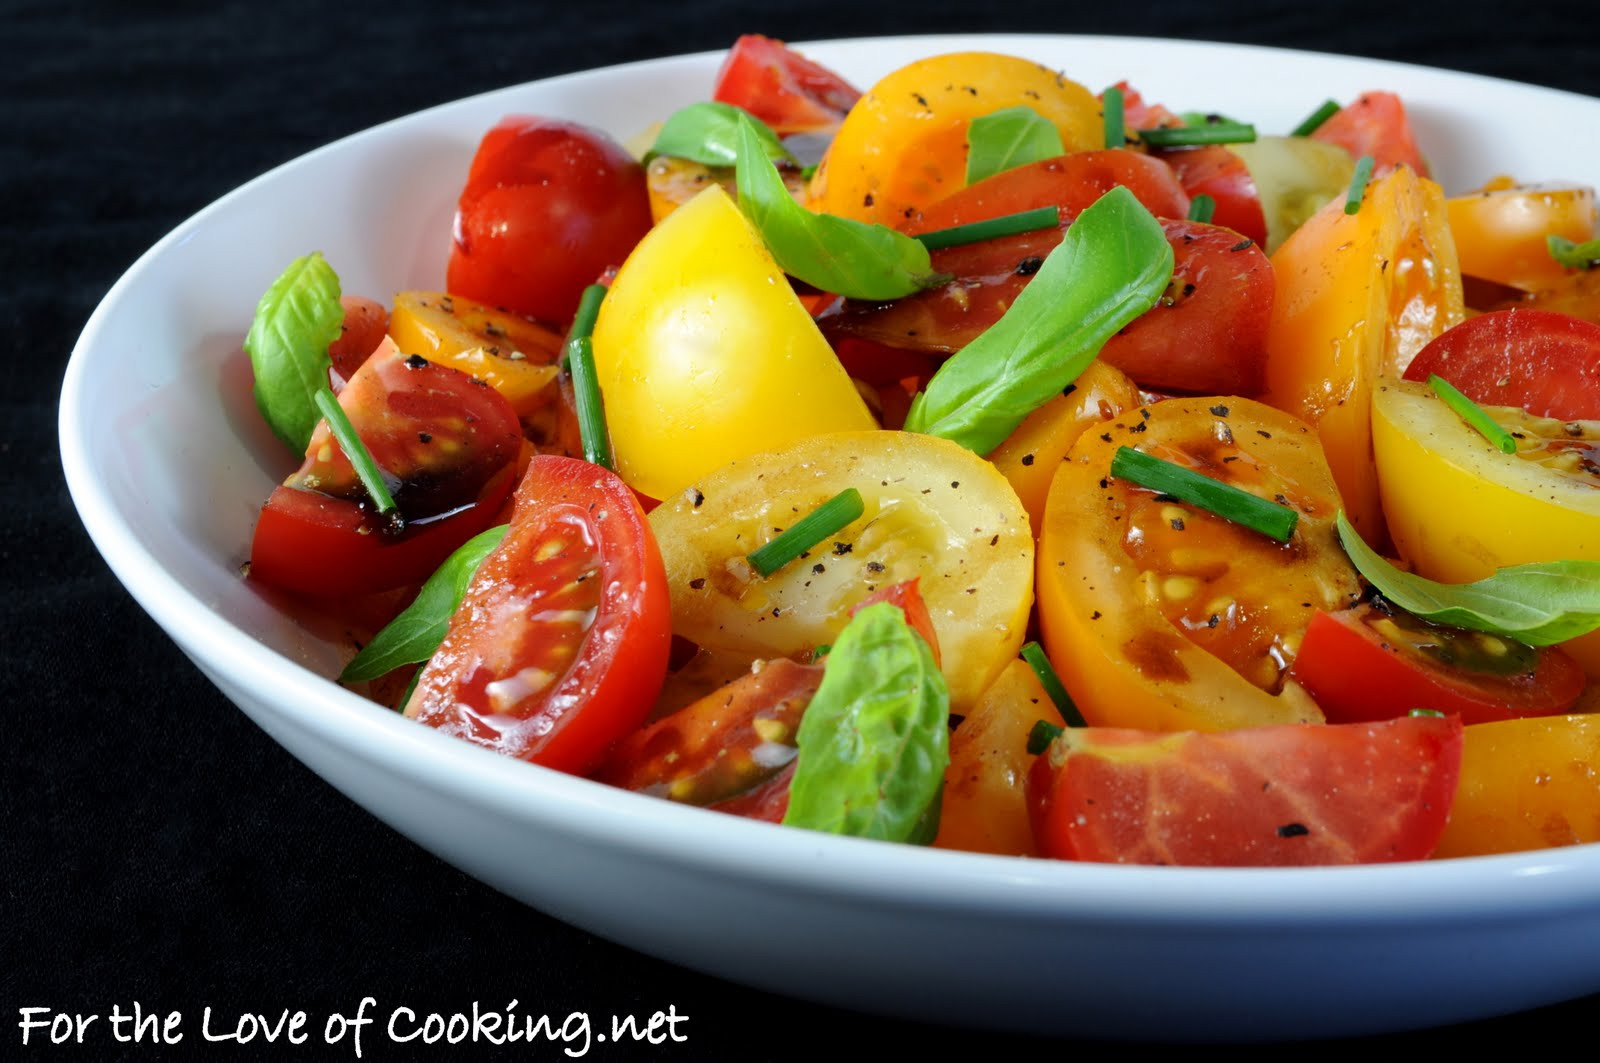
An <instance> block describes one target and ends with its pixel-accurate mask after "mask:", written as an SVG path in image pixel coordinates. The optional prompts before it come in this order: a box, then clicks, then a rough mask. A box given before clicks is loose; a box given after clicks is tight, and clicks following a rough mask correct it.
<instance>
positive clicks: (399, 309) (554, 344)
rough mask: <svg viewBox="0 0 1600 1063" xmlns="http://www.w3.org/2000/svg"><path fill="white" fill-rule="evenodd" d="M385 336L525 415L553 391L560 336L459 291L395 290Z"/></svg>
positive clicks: (553, 394) (541, 405)
mask: <svg viewBox="0 0 1600 1063" xmlns="http://www.w3.org/2000/svg"><path fill="white" fill-rule="evenodd" d="M389 335H390V336H391V337H393V339H394V342H395V344H396V346H398V347H399V348H400V350H402V351H403V352H405V353H406V354H420V355H422V356H423V357H424V358H426V359H428V360H429V361H430V362H439V363H441V364H443V365H448V366H450V367H451V368H452V369H459V370H461V371H462V372H463V373H466V374H467V375H468V376H473V377H476V378H477V379H479V380H482V381H483V382H484V383H486V384H488V385H489V386H490V387H492V388H494V389H495V390H496V391H498V392H499V393H500V394H502V395H504V396H505V397H506V401H507V402H509V403H511V408H512V409H513V410H516V411H517V415H518V416H521V417H526V416H528V415H529V414H531V413H533V412H534V411H535V410H538V409H540V408H541V407H543V406H546V405H548V404H549V403H550V402H551V401H553V398H554V396H555V391H556V385H555V381H556V377H557V376H558V375H560V370H559V369H558V368H557V366H556V363H557V361H558V360H559V359H560V357H561V343H562V340H561V337H560V336H558V335H557V334H556V333H554V332H551V331H550V330H549V329H547V328H545V327H544V326H543V325H539V324H535V323H534V322H532V321H529V320H528V319H527V318H523V317H518V316H517V315H516V314H512V313H508V312H506V311H504V310H497V309H495V308H494V307H492V306H487V305H485V304H483V303H479V302H475V301H474V300H471V299H467V298H464V297H462V296H459V295H446V294H445V293H443V292H419V291H407V292H400V293H399V294H398V295H396V296H395V297H394V311H393V312H392V313H391V314H390V315H389Z"/></svg>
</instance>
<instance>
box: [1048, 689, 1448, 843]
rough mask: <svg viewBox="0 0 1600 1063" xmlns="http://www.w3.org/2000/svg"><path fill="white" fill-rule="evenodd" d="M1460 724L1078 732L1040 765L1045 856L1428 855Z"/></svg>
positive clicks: (1441, 819)
mask: <svg viewBox="0 0 1600 1063" xmlns="http://www.w3.org/2000/svg"><path fill="white" fill-rule="evenodd" d="M1461 729H1462V728H1461V721H1460V720H1459V719H1456V718H1454V717H1448V718H1446V717H1432V716H1430V717H1402V718H1400V719H1397V720H1388V721H1385V722H1383V723H1364V724H1340V725H1322V724H1289V725H1286V726H1281V727H1257V728H1249V729H1246V730H1241V731H1224V732H1218V733H1202V732H1197V731H1177V732H1172V733H1165V734H1163V733H1158V732H1146V731H1125V730H1116V729H1110V728H1097V727H1084V728H1069V729H1067V730H1066V731H1065V732H1063V733H1062V735H1061V737H1059V738H1057V739H1056V741H1055V742H1054V743H1053V744H1052V745H1051V747H1050V749H1049V750H1048V751H1047V752H1045V753H1043V754H1041V755H1040V756H1039V757H1038V759H1037V760H1035V761H1034V765H1033V768H1032V769H1031V770H1030V772H1029V776H1028V803H1029V813H1030V816H1031V818H1032V820H1033V827H1034V835H1035V838H1036V839H1037V841H1038V843H1039V849H1040V851H1041V852H1042V853H1043V854H1044V855H1046V856H1052V857H1056V858H1058V859H1064V860H1093V861H1098V862H1102V863H1130V864H1180V865H1191V866H1227V867H1245V866H1303V865H1314V864H1353V863H1378V862H1387V861H1394V860H1421V859H1424V858H1426V857H1427V856H1428V855H1430V854H1431V853H1432V852H1433V849H1434V846H1436V845H1437V844H1438V841H1439V836H1440V835H1441V834H1442V833H1443V831H1444V827H1445V822H1446V820H1447V819H1448V818H1449V814H1450V806H1451V802H1452V801H1453V800H1454V798H1455V791H1456V780H1457V778H1458V776H1459V774H1460V770H1461Z"/></svg>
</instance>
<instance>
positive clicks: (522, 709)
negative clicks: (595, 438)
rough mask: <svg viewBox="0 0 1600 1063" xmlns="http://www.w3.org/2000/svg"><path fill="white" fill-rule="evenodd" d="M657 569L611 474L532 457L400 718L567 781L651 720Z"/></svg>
mask: <svg viewBox="0 0 1600 1063" xmlns="http://www.w3.org/2000/svg"><path fill="white" fill-rule="evenodd" d="M671 611H672V606H671V601H670V599H669V598H668V595H667V576H666V570H665V569H664V568H663V566H662V563H661V553H660V550H659V549H658V548H657V547H656V542H655V538H654V537H653V536H652V535H651V533H650V527H649V524H648V523H647V522H646V520H645V517H644V513H643V511H641V510H640V508H639V504H638V503H637V502H636V501H634V497H633V493H632V492H631V491H630V490H628V486H627V485H626V484H624V483H623V482H622V480H620V479H619V478H618V477H617V476H616V475H615V474H613V473H611V472H610V471H608V470H606V469H604V468H602V467H600V466H598V465H592V464H590V463H588V462H585V461H579V460H577V459H575V458H566V457H560V456H557V455H553V454H539V455H535V456H534V458H533V459H532V460H531V461H530V462H529V464H528V471H527V472H526V473H525V474H524V476H523V478H522V483H521V484H520V485H519V486H518V488H517V502H516V508H515V509H514V510H513V512H512V516H511V524H510V527H509V529H508V530H507V532H506V537H505V540H504V541H503V542H502V543H501V544H500V546H499V548H498V549H496V550H495V551H494V552H493V553H492V554H490V555H489V556H488V557H486V558H485V559H484V561H483V563H482V565H480V566H479V568H478V572H477V575H476V576H475V577H474V579H473V581H472V584H471V586H469V587H468V589H467V593H466V596H465V597H464V598H463V599H462V602H461V607H460V608H459V609H458V610H457V611H456V614H455V616H454V617H452V618H451V620H450V629H449V631H448V632H447V633H446V635H445V638H444V642H443V643H441V644H440V646H439V650H438V652H436V653H435V654H434V655H433V659H432V660H430V661H429V662H428V665H427V667H426V668H425V669H423V672H422V675H421V677H420V678H419V680H418V681H417V689H416V692H415V693H414V694H413V695H412V697H411V700H410V702H409V703H408V704H407V705H406V715H408V716H411V717H414V718H416V719H418V720H420V721H422V722H423V723H426V724H428V725H430V726H432V727H437V728H439V729H440V730H442V731H445V732H446V733H448V734H453V735H457V736H459V737H461V738H465V739H466V740H468V741H470V742H473V743H476V744H477V745H481V746H486V747H488V748H490V749H493V750H496V751H497V752H500V753H504V754H506V755H508V756H513V757H520V758H522V759H523V760H530V761H533V762H534V763H537V764H544V765H546V766H548V767H552V768H556V769H559V770H561V771H568V772H584V771H588V770H589V769H590V768H592V767H594V765H595V764H596V763H597V762H598V761H599V760H600V759H601V758H602V757H603V756H604V755H605V753H606V751H607V750H608V749H609V748H610V747H611V746H612V745H613V744H615V743H616V742H617V741H618V740H620V739H621V738H622V737H623V736H625V735H627V734H630V733H632V732H633V731H634V730H636V729H637V728H638V727H639V725H640V724H641V723H643V722H644V719H645V716H646V715H647V714H648V713H649V711H650V706H651V704H652V703H653V702H654V701H655V697H656V694H657V693H658V692H659V691H660V689H661V682H662V679H663V678H664V677H665V675H666V671H667V653H668V649H669V647H670V645H671V640H672V632H671Z"/></svg>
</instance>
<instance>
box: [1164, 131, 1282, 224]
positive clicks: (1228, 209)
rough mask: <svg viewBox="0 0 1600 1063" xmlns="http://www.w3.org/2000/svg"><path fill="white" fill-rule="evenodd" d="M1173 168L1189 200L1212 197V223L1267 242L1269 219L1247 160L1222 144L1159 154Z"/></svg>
mask: <svg viewBox="0 0 1600 1063" xmlns="http://www.w3.org/2000/svg"><path fill="white" fill-rule="evenodd" d="M1156 157H1157V158H1159V159H1161V160H1162V161H1163V162H1165V163H1166V164H1167V165H1168V166H1170V167H1172V172H1173V173H1174V174H1176V175H1177V178H1178V184H1180V185H1182V186H1183V190H1184V191H1185V192H1186V193H1188V195H1189V198H1190V199H1193V198H1195V197H1196V196H1210V197H1211V199H1212V202H1214V203H1215V204H1216V207H1215V209H1214V210H1213V211H1212V214H1211V223H1212V224H1213V225H1220V226H1222V227H1223V228H1226V229H1232V230H1233V231H1234V232H1236V233H1238V234H1239V235H1240V236H1245V237H1249V238H1250V239H1251V240H1254V241H1255V242H1256V243H1257V244H1261V245H1265V244H1266V242H1267V216H1266V213H1265V212H1264V211H1263V210H1262V209H1261V195H1260V193H1259V192H1258V191H1257V190H1256V182H1255V178H1253V177H1251V176H1250V168H1249V167H1248V166H1246V165H1245V163H1244V160H1243V159H1241V158H1239V156H1237V155H1235V154H1234V153H1233V152H1231V151H1229V150H1228V149H1227V148H1225V147H1223V146H1222V145H1220V144H1206V145H1203V146H1201V147H1197V148H1174V149H1171V150H1168V151H1161V152H1157V153H1156Z"/></svg>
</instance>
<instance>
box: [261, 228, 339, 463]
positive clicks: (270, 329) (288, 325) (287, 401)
mask: <svg viewBox="0 0 1600 1063" xmlns="http://www.w3.org/2000/svg"><path fill="white" fill-rule="evenodd" d="M343 323H344V308H343V307H342V306H340V305H339V275H338V274H336V273H335V272H334V271H333V267H332V266H330V265H328V260H327V259H325V258H323V257H322V253H321V252H320V251H313V252H312V253H311V254H309V255H306V256H305V257H304V258H297V259H295V260H294V261H293V262H291V263H290V264H289V268H288V269H286V270H284V271H283V273H282V274H280V275H279V277H278V279H277V280H275V281H273V282H272V287H270V288H268V289H267V293H266V294H265V295H263V296H262V297H261V302H260V303H259V304H258V305H257V306H256V316H255V320H254V321H252V322H251V323H250V332H249V334H248V335H247V336H245V340H244V349H245V353H247V354H249V355H250V368H251V369H252V370H253V371H254V372H255V379H256V382H255V396H256V406H257V407H258V408H259V409H260V410H261V416H262V417H263V418H265V419H266V422H267V424H268V425H269V426H270V427H271V428H272V431H273V434H275V435H276V436H277V437H278V438H279V439H281V440H283V441H284V443H285V444H286V445H288V447H289V448H290V449H291V450H293V451H294V452H295V453H296V454H301V453H304V452H305V449H306V444H307V443H309V442H310V441H311V432H312V430H313V429H314V428H316V427H317V422H318V421H319V420H321V419H322V414H321V412H320V411H318V409H317V404H316V394H317V392H318V391H320V390H323V389H325V388H326V387H327V386H328V370H329V368H331V367H332V365H333V360H332V359H331V358H329V357H328V347H329V345H331V344H332V343H333V341H334V340H336V339H338V338H339V327H340V325H342V324H343Z"/></svg>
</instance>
